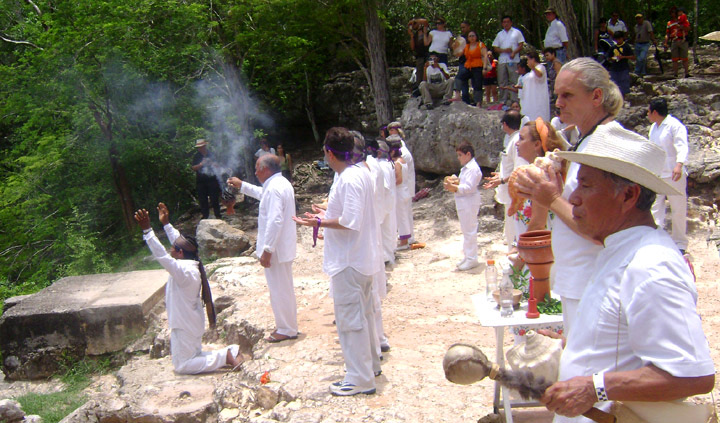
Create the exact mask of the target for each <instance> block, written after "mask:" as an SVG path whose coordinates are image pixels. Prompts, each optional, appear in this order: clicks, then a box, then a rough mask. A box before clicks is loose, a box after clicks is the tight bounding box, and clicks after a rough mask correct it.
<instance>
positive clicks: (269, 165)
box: [258, 154, 282, 174]
mask: <svg viewBox="0 0 720 423" xmlns="http://www.w3.org/2000/svg"><path fill="white" fill-rule="evenodd" d="M258 166H259V167H260V169H270V171H271V172H272V173H273V174H275V173H278V172H280V171H281V170H282V169H281V168H280V157H278V156H276V155H274V154H265V155H263V156H261V157H260V158H259V159H258Z"/></svg>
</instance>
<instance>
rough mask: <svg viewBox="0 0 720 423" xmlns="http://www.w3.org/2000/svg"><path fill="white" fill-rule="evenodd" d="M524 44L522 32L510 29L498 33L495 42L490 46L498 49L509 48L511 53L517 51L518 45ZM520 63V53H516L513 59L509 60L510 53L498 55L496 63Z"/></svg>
mask: <svg viewBox="0 0 720 423" xmlns="http://www.w3.org/2000/svg"><path fill="white" fill-rule="evenodd" d="M524 42H525V37H523V34H522V32H520V30H519V29H517V28H514V27H511V28H510V30H509V31H505V29H503V30H502V31H500V32H498V33H497V35H496V36H495V40H493V42H492V46H493V47H496V48H499V49H501V50H502V49H506V48H511V49H513V51H515V50H517V48H518V45H520V43H524ZM518 62H520V53H516V54H515V57H513V58H512V59H511V58H510V53H500V57H498V63H518Z"/></svg>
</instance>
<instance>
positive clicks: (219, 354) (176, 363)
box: [170, 329, 239, 375]
mask: <svg viewBox="0 0 720 423" xmlns="http://www.w3.org/2000/svg"><path fill="white" fill-rule="evenodd" d="M228 350H230V353H231V354H232V355H233V357H234V356H236V355H237V354H238V351H239V347H238V346H237V345H230V346H228V347H226V348H222V349H219V350H215V351H203V350H202V335H199V336H195V335H192V334H191V333H190V332H188V331H186V330H183V329H172V330H171V331H170V354H171V356H172V363H173V367H174V368H175V373H179V374H182V375H194V374H198V373H207V372H212V371H214V370H217V369H219V368H221V367H224V366H226V365H227V352H228Z"/></svg>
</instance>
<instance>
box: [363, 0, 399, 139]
mask: <svg viewBox="0 0 720 423" xmlns="http://www.w3.org/2000/svg"><path fill="white" fill-rule="evenodd" d="M362 5H363V10H364V11H365V36H366V37H367V43H368V52H369V55H370V74H371V76H372V80H373V85H372V86H373V97H374V101H375V113H376V116H377V123H378V126H380V125H383V124H385V123H388V122H390V121H391V120H392V118H393V108H392V100H391V99H390V78H389V76H388V67H387V58H386V57H385V30H384V29H383V27H382V23H381V22H380V17H379V16H378V5H377V0H362Z"/></svg>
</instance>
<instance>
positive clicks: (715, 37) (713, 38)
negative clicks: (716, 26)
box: [700, 31, 720, 41]
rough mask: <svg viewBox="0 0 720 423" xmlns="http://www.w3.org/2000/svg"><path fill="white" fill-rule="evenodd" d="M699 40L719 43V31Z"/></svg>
mask: <svg viewBox="0 0 720 423" xmlns="http://www.w3.org/2000/svg"><path fill="white" fill-rule="evenodd" d="M700 39H701V40H707V41H720V31H715V32H711V33H709V34H705V35H703V36H702V37H700Z"/></svg>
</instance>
